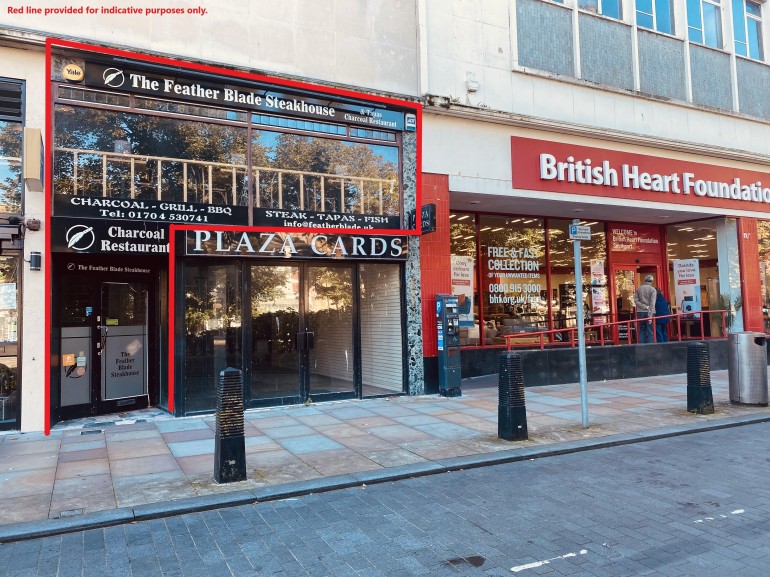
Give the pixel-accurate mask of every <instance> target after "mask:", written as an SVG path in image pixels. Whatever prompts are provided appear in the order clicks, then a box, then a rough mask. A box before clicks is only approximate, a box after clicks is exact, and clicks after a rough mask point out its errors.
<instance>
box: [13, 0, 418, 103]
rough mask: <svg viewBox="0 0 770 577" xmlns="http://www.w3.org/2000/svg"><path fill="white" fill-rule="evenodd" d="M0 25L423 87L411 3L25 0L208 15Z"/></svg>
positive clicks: (26, 19) (271, 68) (22, 17)
mask: <svg viewBox="0 0 770 577" xmlns="http://www.w3.org/2000/svg"><path fill="white" fill-rule="evenodd" d="M3 4H4V7H3V10H2V11H0V27H2V26H7V27H12V28H20V29H26V30H29V31H37V32H48V33H50V34H52V35H54V36H60V37H67V38H71V39H77V40H78V41H81V42H89V41H91V42H99V43H105V44H108V45H111V46H118V47H126V48H128V49H136V50H141V51H150V52H155V53H158V54H162V55H164V56H169V57H175V56H176V57H183V58H189V59H195V60H200V61H205V62H212V63H223V64H227V65H229V66H238V67H245V68H249V69H254V70H261V71H264V72H266V73H276V74H288V75H295V76H301V77H307V78H312V79H317V80H322V81H329V82H335V83H341V84H349V85H352V86H359V87H362V88H370V89H374V90H382V91H387V92H393V93H398V94H408V95H416V94H417V62H418V40H417V7H416V2H415V0H227V1H226V2H223V1H221V0H196V1H195V2H178V1H174V2H136V1H133V0H92V1H90V2H87V3H77V2H75V3H67V2H62V1H61V0H35V1H34V2H19V3H18V5H19V6H24V5H30V6H34V7H38V8H43V9H45V8H46V7H62V6H67V5H73V6H76V7H80V6H86V5H87V6H89V7H97V8H99V7H112V6H118V7H128V6H131V7H136V8H143V9H144V8H147V7H171V8H188V7H202V8H203V9H205V10H206V13H205V14H204V15H198V14H191V15H187V14H185V15H181V16H178V15H165V16H147V15H144V14H142V15H109V14H108V15H102V14H96V15H85V14H71V15H66V14H64V15H55V16H52V15H49V16H41V15H32V14H8V13H7V11H6V8H5V5H6V4H7V5H16V3H14V2H8V3H3Z"/></svg>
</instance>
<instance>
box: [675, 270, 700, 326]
mask: <svg viewBox="0 0 770 577" xmlns="http://www.w3.org/2000/svg"><path fill="white" fill-rule="evenodd" d="M671 262H672V264H673V268H674V271H673V273H674V298H675V299H676V306H677V310H678V312H680V313H688V314H693V316H694V317H695V318H699V316H700V315H699V314H698V313H699V312H700V311H701V306H702V304H701V297H700V292H701V291H700V262H699V261H698V259H697V258H689V259H678V260H674V261H671Z"/></svg>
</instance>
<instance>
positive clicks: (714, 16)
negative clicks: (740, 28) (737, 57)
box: [687, 0, 723, 49]
mask: <svg viewBox="0 0 770 577" xmlns="http://www.w3.org/2000/svg"><path fill="white" fill-rule="evenodd" d="M720 1H721V0H687V37H688V38H689V40H690V42H697V43H698V44H705V45H706V46H713V47H714V48H720V49H721V48H723V45H722V6H721V4H720Z"/></svg>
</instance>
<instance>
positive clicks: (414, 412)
mask: <svg viewBox="0 0 770 577" xmlns="http://www.w3.org/2000/svg"><path fill="white" fill-rule="evenodd" d="M711 379H712V390H713V395H714V402H715V408H716V411H715V414H713V415H706V416H703V415H694V414H690V413H688V412H687V411H686V382H687V378H686V375H671V376H661V377H650V378H642V379H627V380H618V381H603V382H593V383H589V385H588V394H589V410H588V411H589V420H590V427H589V428H588V429H583V428H582V427H581V411H580V391H579V386H578V385H577V384H571V385H556V386H548V387H535V388H529V389H527V390H526V403H527V422H528V428H529V440H528V441H520V442H508V441H504V440H502V439H499V438H498V437H497V377H496V376H495V375H492V376H489V377H480V378H477V379H466V380H465V381H464V384H463V396H462V397H459V398H443V397H439V396H423V397H390V398H384V399H371V400H363V401H341V402H332V403H324V404H316V405H309V406H291V407H280V408H271V409H260V410H250V411H247V413H246V461H247V476H248V479H247V480H246V481H243V482H240V483H230V484H227V485H218V484H216V483H215V482H214V479H213V465H214V456H213V455H214V416H213V415H212V416H207V417H190V418H177V419H174V418H171V417H168V416H167V415H160V414H158V412H157V411H152V410H150V411H146V412H139V413H138V414H137V413H131V414H125V415H120V416H118V417H117V418H119V419H121V420H119V421H117V422H109V423H107V422H101V423H99V422H93V421H78V422H71V423H60V424H59V425H57V426H56V427H55V428H54V429H53V431H52V432H51V435H50V436H49V437H46V436H44V435H42V434H37V433H35V434H19V433H9V434H4V435H0V512H1V513H0V542H2V541H8V540H14V539H19V538H27V537H34V536H40V535H46V534H55V533H60V532H65V531H67V530H76V529H83V528H86V527H92V526H103V525H109V524H116V523H121V522H128V521H133V520H138V519H143V518H155V517H160V516H164V515H169V514H174V513H176V512H187V511H192V510H201V509H205V508H212V507H216V506H223V505H228V504H240V503H245V502H254V501H257V500H268V499H275V498H282V497H286V496H291V495H299V494H304V493H309V492H317V491H322V490H328V489H332V488H339V487H346V486H347V487H349V486H355V485H357V484H363V483H372V482H382V481H387V480H394V479H398V478H404V477H409V476H415V475H420V474H428V473H437V472H443V471H449V470H457V469H460V468H467V467H472V466H481V465H485V464H492V463H499V462H506V461H515V460H521V459H525V458H537V457H542V456H547V455H548V454H557V453H563V452H569V451H579V450H587V449H591V448H597V447H603V446H609V445H613V444H619V443H628V442H638V441H640V440H645V439H649V438H659V437H661V436H667V435H675V434H684V433H687V432H693V431H695V430H703V429H708V428H715V427H723V426H734V425H738V424H742V423H747V422H757V421H762V420H770V409H768V408H767V407H754V406H744V405H732V404H730V402H729V399H728V393H727V372H726V371H715V372H713V373H712V375H711ZM115 418H116V416H114V415H113V416H112V419H115Z"/></svg>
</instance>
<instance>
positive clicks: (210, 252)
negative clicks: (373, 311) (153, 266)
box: [185, 230, 407, 260]
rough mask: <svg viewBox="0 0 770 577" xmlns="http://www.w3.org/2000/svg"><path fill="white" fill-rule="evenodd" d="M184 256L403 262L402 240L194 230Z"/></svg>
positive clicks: (392, 237)
mask: <svg viewBox="0 0 770 577" xmlns="http://www.w3.org/2000/svg"><path fill="white" fill-rule="evenodd" d="M185 254H187V255H188V256H236V257H253V258H282V259H291V258H296V259H330V258H331V259H353V260H360V259H363V260H406V257H407V238H406V237H405V236H375V235H361V236H355V235H347V234H346V235H340V234H334V233H333V232H332V231H330V232H329V233H328V234H327V233H313V234H309V233H289V232H249V231H233V232H230V231H227V232H223V231H207V230H194V231H188V232H187V233H186V243H185Z"/></svg>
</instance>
